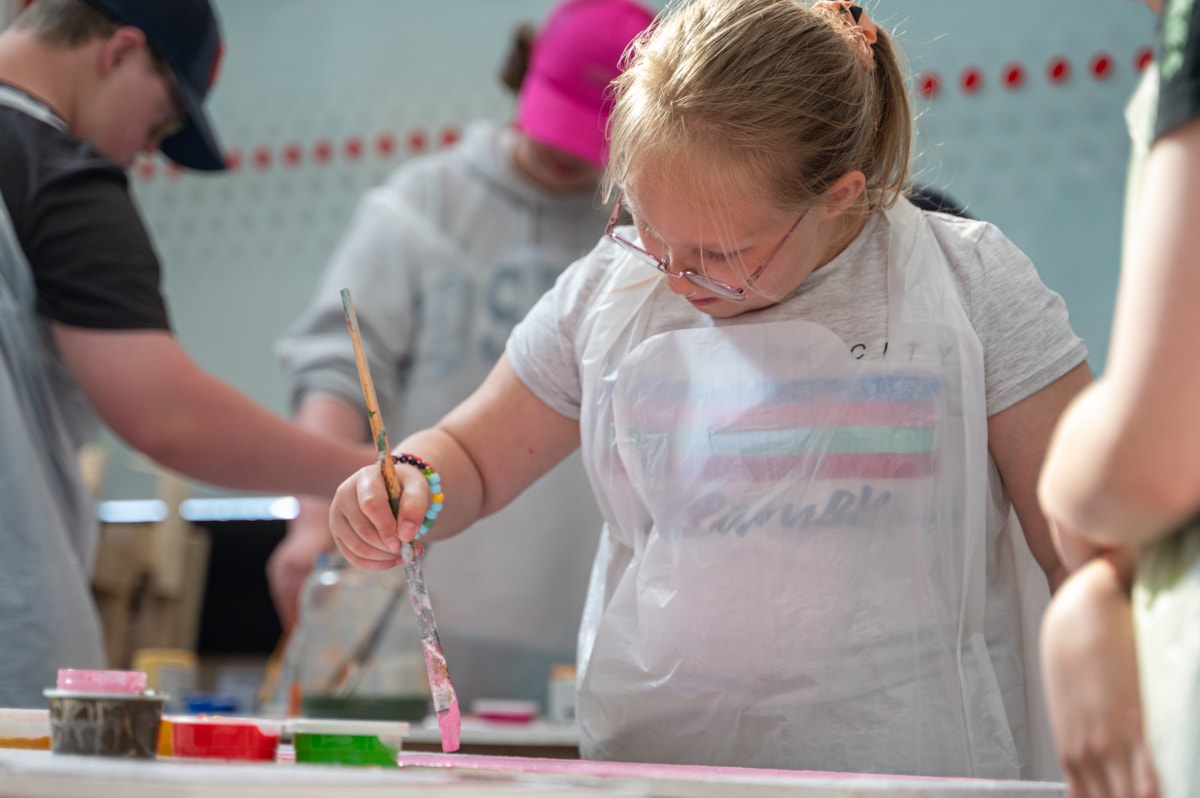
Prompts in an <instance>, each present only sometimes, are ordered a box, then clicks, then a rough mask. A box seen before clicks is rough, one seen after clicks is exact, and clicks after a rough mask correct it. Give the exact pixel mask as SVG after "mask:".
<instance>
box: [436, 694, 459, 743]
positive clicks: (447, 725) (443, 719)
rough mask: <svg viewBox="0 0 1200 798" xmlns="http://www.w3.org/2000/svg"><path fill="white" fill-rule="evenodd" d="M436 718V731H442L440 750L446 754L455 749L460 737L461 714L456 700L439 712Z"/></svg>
mask: <svg viewBox="0 0 1200 798" xmlns="http://www.w3.org/2000/svg"><path fill="white" fill-rule="evenodd" d="M437 719H438V731H440V732H441V733H442V751H443V752H444V753H447V754H449V753H451V752H453V751H457V750H458V744H459V740H460V738H461V737H462V715H461V714H460V713H459V711H458V701H455V702H454V703H452V704H451V705H450V706H449V708H447V709H444V710H442V711H441V712H439V713H438V716H437Z"/></svg>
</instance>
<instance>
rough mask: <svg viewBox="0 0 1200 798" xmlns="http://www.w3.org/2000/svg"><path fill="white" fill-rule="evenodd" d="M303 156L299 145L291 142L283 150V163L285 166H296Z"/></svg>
mask: <svg viewBox="0 0 1200 798" xmlns="http://www.w3.org/2000/svg"><path fill="white" fill-rule="evenodd" d="M303 155H304V150H303V149H302V148H301V147H300V145H299V144H296V143H294V142H293V143H291V144H289V145H287V146H286V147H284V149H283V163H284V164H285V165H286V166H298V165H299V164H300V159H301V158H302V157H303Z"/></svg>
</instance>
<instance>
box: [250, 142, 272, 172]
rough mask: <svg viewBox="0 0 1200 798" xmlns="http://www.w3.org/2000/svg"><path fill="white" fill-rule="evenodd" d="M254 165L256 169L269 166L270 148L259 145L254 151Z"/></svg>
mask: <svg viewBox="0 0 1200 798" xmlns="http://www.w3.org/2000/svg"><path fill="white" fill-rule="evenodd" d="M254 166H255V168H256V169H268V168H270V166H271V148H270V147H259V148H257V149H256V150H255V151H254Z"/></svg>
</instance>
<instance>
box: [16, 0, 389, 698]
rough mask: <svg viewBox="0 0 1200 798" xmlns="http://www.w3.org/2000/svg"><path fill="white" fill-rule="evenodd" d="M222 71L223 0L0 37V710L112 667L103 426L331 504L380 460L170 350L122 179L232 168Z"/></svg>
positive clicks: (110, 4)
mask: <svg viewBox="0 0 1200 798" xmlns="http://www.w3.org/2000/svg"><path fill="white" fill-rule="evenodd" d="M220 58H221V35H220V30H219V27H218V23H217V19H216V16H215V14H214V13H213V9H212V7H211V5H210V3H209V0H172V1H171V2H163V1H162V0H36V2H34V3H33V4H32V5H30V6H29V7H28V8H27V9H26V10H25V11H24V12H23V13H22V14H21V15H20V16H18V17H17V19H16V20H15V21H14V22H13V24H12V25H11V26H10V27H9V28H8V29H6V30H4V31H3V32H0V198H2V199H3V203H0V442H2V445H0V508H2V509H0V512H2V519H3V520H2V522H0V652H3V653H0V706H9V707H21V706H40V705H44V702H45V699H44V698H43V697H42V694H41V691H42V689H43V688H44V687H46V686H48V685H52V684H53V683H54V678H55V669H56V668H65V667H82V668H94V667H103V666H104V661H103V660H104V654H103V647H102V645H101V633H100V625H99V622H98V619H97V615H96V611H95V607H94V604H93V602H92V600H91V597H90V592H89V590H88V578H89V573H90V570H91V565H92V558H93V555H94V551H95V546H96V538H97V531H98V525H97V521H96V516H95V511H94V508H93V506H92V502H91V499H90V497H89V495H88V493H87V490H86V489H85V487H84V483H83V480H82V477H81V475H80V472H79V468H78V465H77V461H76V455H77V451H78V448H79V446H80V445H81V444H82V443H83V442H85V441H86V440H88V438H89V437H91V435H92V434H93V433H94V432H95V431H96V428H97V426H98V423H99V422H103V423H106V424H107V425H108V426H109V427H110V428H111V429H112V430H113V431H114V432H115V433H116V434H117V435H119V436H120V437H121V438H123V439H124V440H125V441H126V442H127V443H129V444H130V445H131V446H133V447H134V448H136V449H138V450H140V451H142V452H143V453H145V454H146V455H148V456H149V457H151V458H152V459H154V460H156V461H158V462H159V463H161V464H163V465H164V466H166V467H168V468H170V469H173V470H175V471H179V472H182V473H184V474H187V475H189V476H192V477H195V478H198V479H201V480H204V481H207V482H212V483H216V484H222V485H227V486H230V487H237V488H243V489H248V490H264V491H281V492H295V493H300V494H316V495H328V494H332V492H333V490H334V489H335V488H336V486H337V484H338V482H339V481H340V480H341V479H342V477H344V476H345V474H347V473H349V472H350V471H351V470H353V469H354V468H355V467H358V466H361V465H362V464H363V463H365V462H370V460H372V459H373V458H374V453H373V450H372V449H371V448H370V447H369V446H365V445H363V446H355V445H351V444H348V443H336V442H332V441H327V440H325V439H322V438H320V437H319V436H316V435H313V434H311V433H307V432H304V431H302V430H300V429H298V428H296V427H293V426H291V425H289V424H288V423H287V422H285V421H284V420H282V419H280V418H278V417H277V416H275V415H273V414H272V413H270V412H269V411H267V410H266V409H264V408H262V407H260V406H259V405H257V404H255V403H254V402H253V401H251V400H250V399H249V398H248V397H246V396H244V395H243V394H241V393H239V392H238V391H236V390H235V389H233V388H232V387H230V386H228V385H226V384H224V383H222V382H221V381H219V380H217V379H216V378H214V377H212V376H211V375H209V374H207V373H205V372H204V371H202V370H201V369H200V368H199V367H198V366H197V365H196V364H195V363H194V362H193V361H192V360H191V359H190V358H189V357H188V355H187V354H186V353H185V352H184V350H183V349H182V348H181V347H180V345H179V344H178V342H177V341H176V340H175V338H174V337H173V336H172V334H171V329H170V324H169V321H168V315H167V310H166V305H165V302H164V299H163V297H162V294H161V291H160V268H159V263H158V259H157V257H156V255H155V253H154V249H153V247H152V245H151V243H150V240H149V237H148V235H147V233H146V230H145V228H144V226H143V224H142V222H141V219H140V217H139V215H138V212H137V210H136V209H135V207H134V205H133V202H132V199H131V197H130V195H129V189H128V182H127V177H126V174H125V169H126V168H128V167H129V166H130V165H131V164H132V162H133V160H134V158H135V157H136V156H137V154H138V153H139V152H152V151H153V150H155V149H158V148H161V149H162V151H163V153H164V154H166V155H167V156H168V157H170V158H172V159H173V160H175V161H176V162H178V163H179V164H181V165H183V166H187V167H191V168H194V169H203V170H219V169H221V168H223V166H224V160H223V158H222V155H221V150H220V147H219V146H218V144H217V140H216V137H215V136H214V134H213V132H212V128H211V126H210V125H209V122H208V120H207V118H206V117H205V115H204V109H203V101H204V98H205V96H206V95H207V94H208V91H209V89H210V88H211V85H212V82H213V80H214V79H215V77H216V74H217V71H218V66H219V63H220Z"/></svg>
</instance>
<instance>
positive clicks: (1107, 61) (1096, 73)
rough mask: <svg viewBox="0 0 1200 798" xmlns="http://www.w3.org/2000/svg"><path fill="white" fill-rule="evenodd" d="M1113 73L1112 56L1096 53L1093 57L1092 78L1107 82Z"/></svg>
mask: <svg viewBox="0 0 1200 798" xmlns="http://www.w3.org/2000/svg"><path fill="white" fill-rule="evenodd" d="M1112 73H1113V60H1112V56H1110V55H1109V54H1108V53H1096V54H1095V55H1094V56H1092V77H1094V78H1096V80H1107V79H1108V78H1109V77H1111V76H1112Z"/></svg>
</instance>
